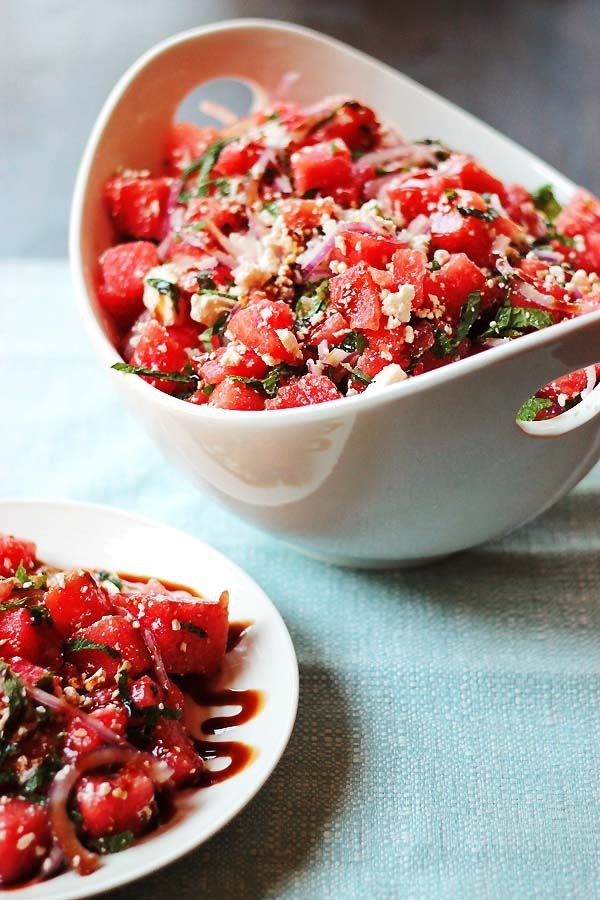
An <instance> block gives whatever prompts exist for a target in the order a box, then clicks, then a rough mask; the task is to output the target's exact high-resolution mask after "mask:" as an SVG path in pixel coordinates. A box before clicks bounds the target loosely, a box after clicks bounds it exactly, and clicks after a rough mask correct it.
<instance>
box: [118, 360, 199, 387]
mask: <svg viewBox="0 0 600 900" xmlns="http://www.w3.org/2000/svg"><path fill="white" fill-rule="evenodd" d="M111 369H114V370H115V371H116V372H125V374H127V375H142V376H144V377H145V378H157V379H159V380H160V381H175V382H177V383H179V384H187V383H188V382H189V381H190V380H192V379H193V378H194V375H193V373H191V372H190V373H189V374H187V373H186V374H184V373H183V372H160V371H159V370H158V369H146V368H144V366H130V365H129V363H124V362H118V363H115V364H114V365H112V366H111Z"/></svg>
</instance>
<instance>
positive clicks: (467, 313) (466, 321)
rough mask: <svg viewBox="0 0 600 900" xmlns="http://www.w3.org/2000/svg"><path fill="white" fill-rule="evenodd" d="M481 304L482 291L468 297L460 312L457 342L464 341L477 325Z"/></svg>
mask: <svg viewBox="0 0 600 900" xmlns="http://www.w3.org/2000/svg"><path fill="white" fill-rule="evenodd" d="M480 303H481V291H474V292H473V293H472V294H469V296H468V297H467V302H466V303H465V305H464V306H463V308H462V310H461V312H460V320H459V323H458V327H457V329H456V338H457V341H458V342H459V343H460V341H464V339H465V338H466V336H467V335H468V333H469V331H470V330H471V328H472V326H473V325H474V324H475V320H476V319H477V314H478V313H479V304H480Z"/></svg>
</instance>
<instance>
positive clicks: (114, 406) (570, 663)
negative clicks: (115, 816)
mask: <svg viewBox="0 0 600 900" xmlns="http://www.w3.org/2000/svg"><path fill="white" fill-rule="evenodd" d="M0 293H1V295H2V296H1V301H0V302H1V306H0V345H1V346H0V350H1V353H0V385H1V392H2V393H1V396H2V414H3V423H4V424H3V427H2V457H1V460H2V462H1V468H0V495H2V496H7V495H8V496H11V495H12V496H36V497H52V498H60V497H68V498H72V499H82V500H91V501H100V502H103V503H111V504H114V505H115V506H120V507H123V508H125V509H128V510H131V511H133V512H137V513H140V514H142V515H147V516H154V517H156V518H159V519H162V520H163V521H166V522H169V523H171V524H173V525H176V526H179V527H181V528H184V529H187V530H189V531H190V532H192V533H193V534H195V535H197V536H199V537H201V538H206V539H207V540H210V541H211V542H212V543H213V544H214V545H215V546H216V547H218V548H219V549H220V550H222V551H224V552H225V553H227V554H228V555H229V556H231V557H232V558H233V559H234V560H235V561H236V562H238V563H239V564H241V565H242V566H243V567H244V568H246V569H247V570H248V571H249V572H250V574H251V575H252V576H254V578H256V579H257V581H259V582H260V584H261V585H262V586H263V587H264V588H265V590H266V591H267V593H268V594H269V595H270V596H271V597H272V599H273V600H274V601H275V602H276V603H277V605H278V606H279V608H280V610H281V612H282V613H283V616H284V618H285V620H286V622H287V624H288V627H289V629H290V632H291V635H292V638H293V640H294V643H295V646H296V651H297V654H298V659H299V663H300V673H301V696H300V708H299V713H298V720H297V724H296V728H295V731H294V734H293V737H292V740H291V742H290V745H289V748H288V750H287V752H286V754H285V756H284V758H283V760H282V762H281V764H280V766H279V767H278V769H277V770H276V772H275V773H274V775H273V776H272V778H271V780H270V781H269V782H268V784H267V785H266V787H265V788H264V789H263V790H262V791H261V793H260V794H259V795H258V796H257V797H256V798H255V800H254V801H253V802H252V803H251V804H250V805H249V806H248V807H247V808H246V809H245V810H244V811H243V812H242V813H241V815H240V816H238V818H237V819H236V820H234V822H233V823H232V824H230V825H229V826H228V827H227V828H226V829H225V830H224V831H222V832H221V833H220V834H219V835H217V836H216V837H215V838H213V839H212V840H211V841H210V842H209V843H207V844H206V845H205V846H203V847H202V848H200V849H199V850H197V851H196V852H194V853H192V854H191V855H189V856H187V857H186V858H184V859H183V860H181V861H180V862H178V863H176V864H174V865H172V866H170V867H169V868H167V869H165V870H163V871H162V872H160V873H159V874H157V875H155V876H152V877H150V878H148V879H146V880H144V881H141V882H138V883H137V884H136V885H135V887H134V888H131V887H129V888H124V889H122V890H119V891H116V892H115V893H114V894H112V895H111V896H112V897H114V898H115V900H125V898H127V897H131V896H135V897H136V898H139V900H159V898H161V900H162V898H164V897H165V896H173V897H175V896H176V897H177V898H179V900H192V898H203V900H206V898H208V900H212V898H243V900H245V898H262V897H277V898H280V897H281V898H295V900H300V898H323V900H341V898H351V900H352V898H363V897H375V898H457V900H458V898H460V900H465V898H466V900H468V898H485V900H487V898H530V897H531V898H593V897H598V896H600V888H599V887H598V883H599V880H598V876H599V875H600V758H599V754H600V749H599V745H600V677H599V673H600V604H599V600H600V567H599V564H598V551H599V549H600V532H599V531H598V522H599V519H600V472H599V471H598V469H597V470H596V471H595V472H592V474H591V475H590V476H588V478H587V479H586V480H585V481H584V482H583V483H582V484H581V485H580V486H579V488H577V490H576V491H575V492H574V493H572V494H571V495H570V496H569V497H568V498H567V499H565V500H563V501H562V502H561V503H560V504H559V505H557V506H556V507H555V508H554V509H552V510H551V511H550V512H548V513H547V514H546V515H545V516H544V517H543V518H542V519H540V520H539V521H537V522H536V523H534V524H533V525H531V526H529V527H528V528H525V529H523V530H521V531H520V532H518V533H517V534H514V535H513V536H511V537H510V538H508V539H506V540H504V541H502V542H498V543H495V544H490V545H487V546H485V547H482V548H481V549H478V550H476V551H474V552H471V553H468V554H464V555H462V556H459V557H455V558H454V559H450V560H448V561H446V562H444V563H442V564H440V565H437V566H434V567H430V568H426V569H420V570H413V571H409V572H399V573H384V574H377V573H363V572H356V571H347V570H346V571H345V570H337V569H334V568H332V567H329V566H326V565H323V564H321V563H317V562H314V561H311V560H308V559H304V558H302V557H300V556H298V555H297V554H296V553H295V552H294V551H292V550H290V549H288V548H287V547H285V546H283V545H280V544H279V543H277V542H275V541H273V540H272V539H270V538H267V537H265V536H263V535H261V534H259V533H258V532H255V531H254V530H252V529H251V528H250V527H248V526H247V525H244V524H242V523H239V522H237V521H236V520H235V519H234V518H233V517H232V516H231V515H230V514H228V513H226V512H225V511H223V510H222V509H220V508H219V507H217V506H215V505H214V504H213V503H212V502H210V501H208V500H206V499H204V498H203V497H202V496H201V495H200V494H199V493H197V492H196V491H195V490H194V489H193V488H191V487H189V486H188V485H187V483H186V481H185V480H184V478H183V477H182V476H180V475H179V474H178V473H176V472H175V471H173V470H172V469H171V468H170V467H169V465H168V464H167V463H166V462H165V460H164V459H163V458H162V457H161V456H160V455H159V453H158V451H157V450H155V448H154V447H153V445H152V444H151V443H150V441H149V439H148V438H147V437H146V435H145V434H144V433H143V432H142V431H141V430H140V429H139V428H138V427H137V425H136V423H135V422H134V421H133V420H132V418H131V417H130V416H129V414H128V413H127V412H126V411H125V410H124V409H123V408H122V407H121V405H120V402H119V400H118V398H117V396H116V395H115V394H114V393H113V390H112V387H111V384H110V382H109V380H108V379H107V377H106V376H105V374H104V373H103V372H102V371H101V370H100V366H99V365H98V362H97V360H96V359H95V358H94V357H93V355H92V350H91V348H90V346H89V343H88V341H87V338H86V337H85V335H84V334H83V333H82V330H81V327H80V323H79V321H78V317H77V312H76V310H75V308H74V305H73V302H72V300H71V290H70V285H69V281H68V275H67V269H66V265H65V264H64V263H49V262H46V263H39V264H23V263H15V264H8V263H6V264H2V265H1V266H0ZM0 527H1V523H0Z"/></svg>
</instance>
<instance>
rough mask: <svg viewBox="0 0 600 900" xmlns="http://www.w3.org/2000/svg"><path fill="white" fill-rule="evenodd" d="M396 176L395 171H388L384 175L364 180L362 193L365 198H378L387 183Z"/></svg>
mask: <svg viewBox="0 0 600 900" xmlns="http://www.w3.org/2000/svg"><path fill="white" fill-rule="evenodd" d="M397 176H398V173H397V172H390V173H389V174H386V175H380V176H379V177H378V178H371V179H370V181H367V182H365V186H364V188H363V193H364V195H365V197H366V198H367V200H375V199H379V198H380V196H381V194H382V193H383V191H385V189H386V187H387V186H388V184H389V183H390V182H391V181H393V180H394V178H396V177H397Z"/></svg>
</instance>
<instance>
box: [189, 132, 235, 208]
mask: <svg viewBox="0 0 600 900" xmlns="http://www.w3.org/2000/svg"><path fill="white" fill-rule="evenodd" d="M224 146H225V141H223V140H221V139H219V140H217V141H213V143H212V144H209V145H208V147H207V148H206V150H205V151H204V153H203V154H202V156H199V157H198V159H195V160H194V161H193V162H192V163H190V165H189V166H188V167H187V168H186V169H184V170H183V173H182V183H183V184H185V183H186V182H187V180H188V178H189V177H190V175H194V174H195V173H196V172H198V184H197V186H196V192H195V196H196V197H206V195H207V194H208V181H209V176H210V173H211V171H212V169H213V166H214V165H215V163H216V162H217V160H218V158H219V156H220V155H221V151H222V149H223V147H224ZM188 197H189V194H188V195H187V197H186V196H185V194H183V195H182V194H180V195H179V200H180V201H183V202H185V199H187V198H188Z"/></svg>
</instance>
